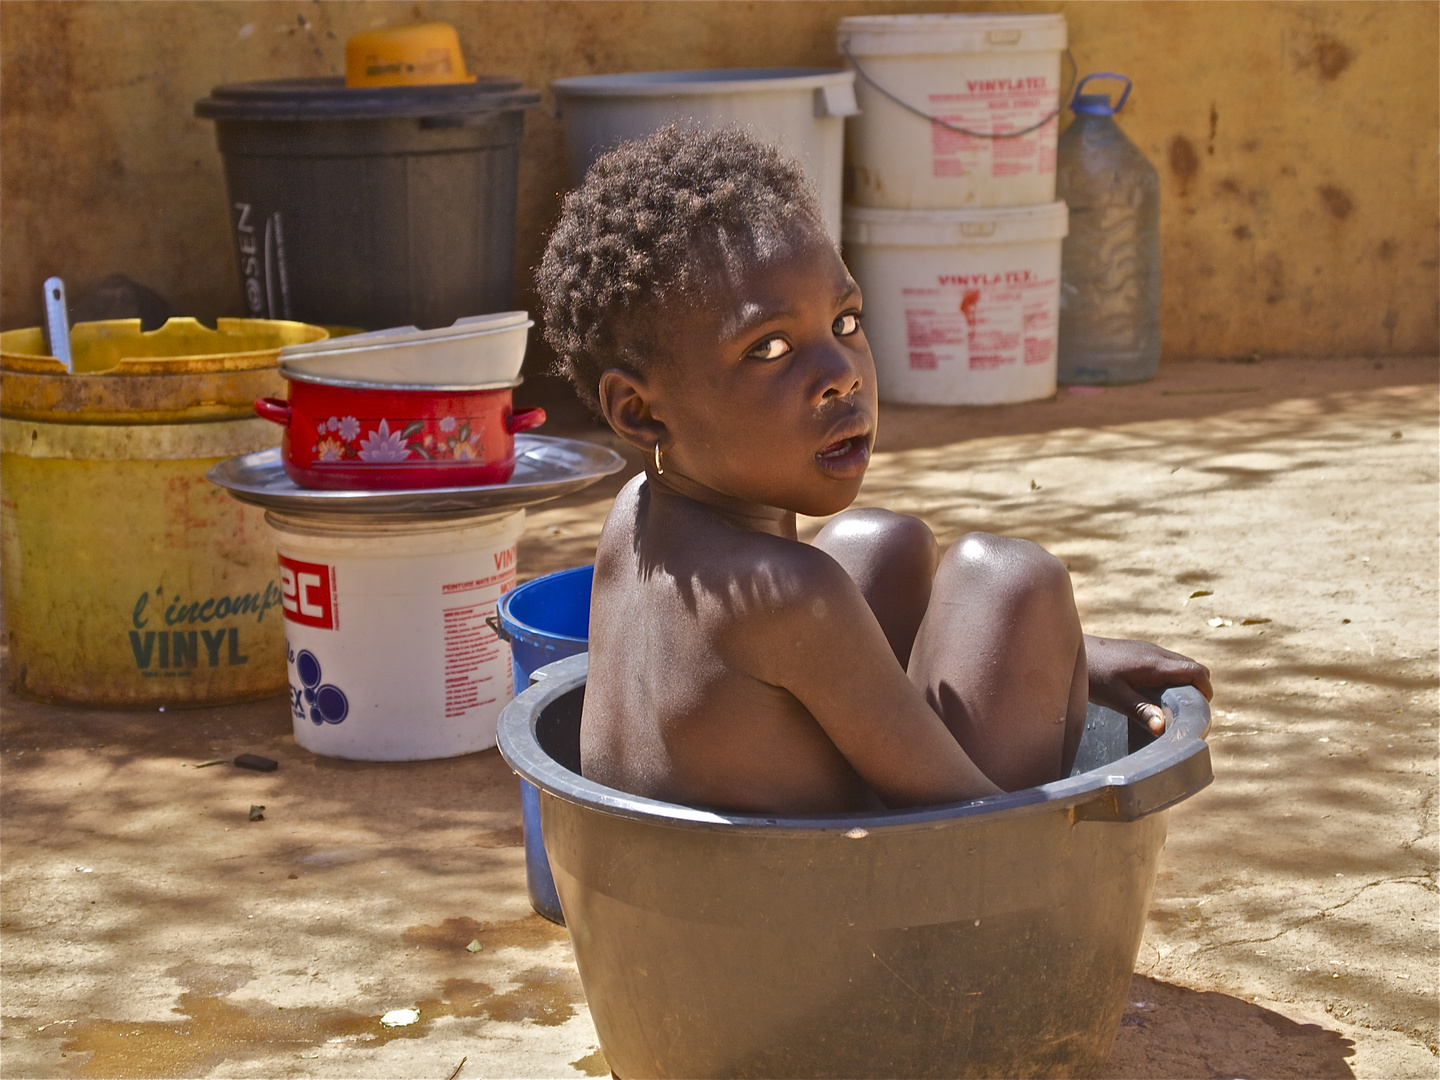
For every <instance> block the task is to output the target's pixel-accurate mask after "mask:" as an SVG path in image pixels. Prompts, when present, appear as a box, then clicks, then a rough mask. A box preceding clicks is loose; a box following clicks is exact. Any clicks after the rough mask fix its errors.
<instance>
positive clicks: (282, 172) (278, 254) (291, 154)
mask: <svg viewBox="0 0 1440 1080" xmlns="http://www.w3.org/2000/svg"><path fill="white" fill-rule="evenodd" d="M539 101H540V95H539V94H538V93H536V92H534V91H533V90H526V89H524V88H523V87H522V86H521V85H520V83H519V81H518V80H516V79H506V78H498V77H485V76H481V77H480V78H478V79H477V80H476V81H475V82H473V83H457V84H454V85H441V86H387V87H371V88H358V87H347V86H345V85H344V80H343V79H339V78H323V79H280V80H275V81H269V82H251V83H235V84H232V85H228V86H217V87H216V88H215V89H214V90H213V91H212V92H211V94H210V96H209V97H208V98H204V99H202V100H201V101H198V102H196V104H195V115H196V116H200V117H204V118H207V119H211V120H214V121H215V137H216V140H217V142H218V143H219V145H220V153H221V154H222V155H223V157H224V159H225V181H226V185H227V187H228V188H229V195H230V223H231V228H232V230H233V232H234V236H235V254H236V259H237V260H238V264H239V268H240V286H241V289H242V292H243V295H244V304H245V310H246V312H247V313H248V314H249V315H251V316H252V317H254V318H268V319H299V320H301V321H304V322H311V323H321V324H325V325H332V326H333V325H341V326H357V327H362V328H366V329H380V328H384V327H390V326H406V325H410V326H418V327H420V328H421V329H432V328H434V327H439V326H449V325H450V324H451V323H453V322H454V321H455V320H456V319H458V318H461V317H463V316H467V315H479V314H484V313H487V312H492V311H505V310H508V309H509V308H510V307H511V306H512V303H511V296H512V292H513V287H512V283H513V280H514V262H515V212H516V198H517V177H518V171H519V161H520V134H521V128H522V124H523V119H524V110H525V109H526V108H528V107H530V106H532V105H536V104H538V103H539Z"/></svg>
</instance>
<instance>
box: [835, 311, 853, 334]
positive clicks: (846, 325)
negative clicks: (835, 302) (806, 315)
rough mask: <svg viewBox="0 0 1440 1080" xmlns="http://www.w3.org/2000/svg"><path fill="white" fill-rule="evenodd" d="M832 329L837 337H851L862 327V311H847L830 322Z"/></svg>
mask: <svg viewBox="0 0 1440 1080" xmlns="http://www.w3.org/2000/svg"><path fill="white" fill-rule="evenodd" d="M830 329H831V331H832V332H833V333H834V334H835V336H836V337H849V336H850V335H851V334H853V333H855V331H857V330H859V329H860V313H859V312H858V311H847V312H846V313H845V314H844V315H841V316H840V317H839V318H837V319H836V320H835V321H834V322H833V323H831V324H830Z"/></svg>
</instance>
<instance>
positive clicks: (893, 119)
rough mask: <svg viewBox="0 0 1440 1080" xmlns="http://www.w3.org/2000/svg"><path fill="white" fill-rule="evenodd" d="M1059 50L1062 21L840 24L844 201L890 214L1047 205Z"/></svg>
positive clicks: (953, 18) (895, 18)
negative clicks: (849, 74) (848, 97)
mask: <svg viewBox="0 0 1440 1080" xmlns="http://www.w3.org/2000/svg"><path fill="white" fill-rule="evenodd" d="M1065 46H1066V27H1065V16H1064V15H1048V14H1047V15H1016V14H1004V13H999V14H989V13H986V14H973V15H956V14H947V15H860V16H852V17H849V18H845V19H841V20H840V31H839V35H838V48H839V51H840V54H841V55H842V56H844V57H845V60H846V63H847V64H849V65H850V67H852V68H854V69H855V72H856V79H855V97H856V100H857V102H858V103H859V106H860V115H858V116H852V117H851V118H850V120H849V121H848V124H847V127H846V143H845V156H846V161H847V167H848V170H849V171H848V173H847V180H846V196H847V198H848V200H849V201H850V202H852V203H854V204H855V205H858V206H875V207H888V208H890V209H896V210H912V209H920V208H941V207H967V206H1021V205H1027V204H1032V203H1047V202H1050V201H1052V200H1053V199H1054V198H1055V138H1056V134H1057V132H1058V131H1059V111H1060V56H1061V53H1062V52H1064V50H1065ZM994 136H1000V137H999V138H996V137H994Z"/></svg>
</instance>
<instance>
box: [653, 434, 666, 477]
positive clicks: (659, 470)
mask: <svg viewBox="0 0 1440 1080" xmlns="http://www.w3.org/2000/svg"><path fill="white" fill-rule="evenodd" d="M655 475H656V476H664V475H665V466H663V465H661V464H660V444H659V442H656V444H655Z"/></svg>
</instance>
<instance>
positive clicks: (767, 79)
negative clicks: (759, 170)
mask: <svg viewBox="0 0 1440 1080" xmlns="http://www.w3.org/2000/svg"><path fill="white" fill-rule="evenodd" d="M854 81H855V73H854V72H853V71H850V70H849V69H848V68H812V67H803V68H800V67H796V68H695V69H690V70H685V71H626V72H621V73H619V74H616V75H577V76H574V77H572V78H568V79H555V80H553V81H552V82H551V83H550V89H551V90H552V91H554V92H555V93H556V94H557V95H559V96H560V97H587V98H588V97H598V98H608V97H621V98H629V97H690V96H695V97H699V96H702V95H712V94H742V93H759V92H764V91H775V90H818V89H824V88H825V87H829V86H841V85H847V84H851V83H853V82H854Z"/></svg>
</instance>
